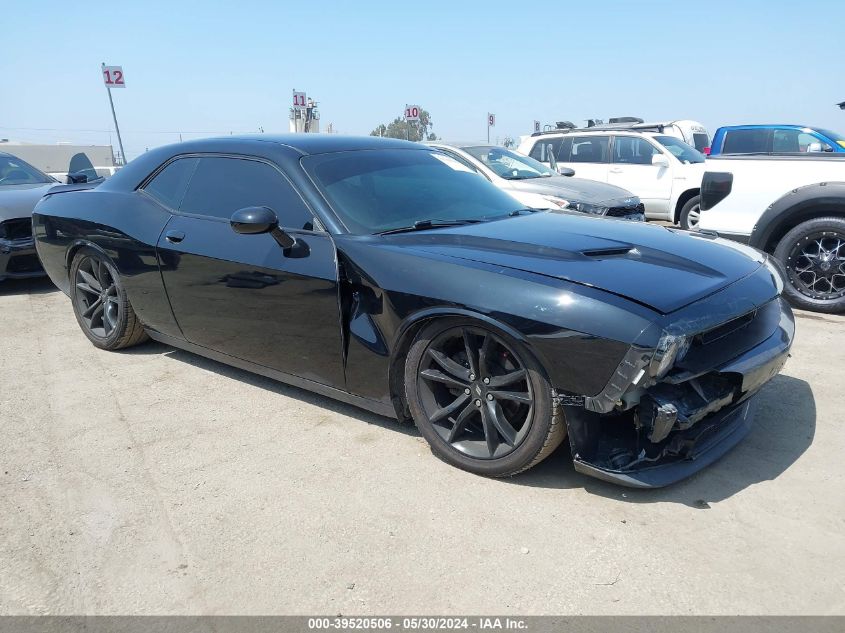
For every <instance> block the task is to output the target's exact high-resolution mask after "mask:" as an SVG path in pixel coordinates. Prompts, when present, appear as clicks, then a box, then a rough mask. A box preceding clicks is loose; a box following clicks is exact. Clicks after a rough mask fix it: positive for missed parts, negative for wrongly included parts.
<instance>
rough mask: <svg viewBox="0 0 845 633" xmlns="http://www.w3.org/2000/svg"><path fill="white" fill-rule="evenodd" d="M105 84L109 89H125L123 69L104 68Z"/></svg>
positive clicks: (115, 67)
mask: <svg viewBox="0 0 845 633" xmlns="http://www.w3.org/2000/svg"><path fill="white" fill-rule="evenodd" d="M103 82H104V83H105V84H106V86H107V87H109V88H125V87H126V82H125V81H124V79H123V68H121V67H120V66H104V67H103Z"/></svg>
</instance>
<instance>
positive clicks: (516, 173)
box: [464, 145, 557, 180]
mask: <svg viewBox="0 0 845 633" xmlns="http://www.w3.org/2000/svg"><path fill="white" fill-rule="evenodd" d="M464 151H465V152H466V153H467V154H469V155H470V156H472V157H474V158H475V159H477V160H479V161H481V162H482V163H484V164H485V165H486V166H487V167H488V168H489V169H490V170H491V171H492V172H493V173H495V174H496V175H497V176H500V177H502V178H504V179H505V180H529V179H531V178H548V177H549V176H557V174H556V173H555V172H553V171H552V170H551V169H549V168H548V167H546V166H545V165H544V164H543V163H541V162H539V161H536V160H534V159H533V158H527V157H525V156H522V155H521V154H517V153H516V152H512V151H510V150H508V149H505V148H503V147H497V146H494V145H479V146H478V147H465V148H464Z"/></svg>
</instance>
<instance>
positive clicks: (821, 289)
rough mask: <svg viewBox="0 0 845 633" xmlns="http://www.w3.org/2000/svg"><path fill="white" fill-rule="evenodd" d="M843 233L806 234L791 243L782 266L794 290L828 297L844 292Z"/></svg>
mask: <svg viewBox="0 0 845 633" xmlns="http://www.w3.org/2000/svg"><path fill="white" fill-rule="evenodd" d="M843 247H845V235H840V234H838V233H835V232H828V231H823V232H817V233H813V234H810V235H808V236H806V237H804V238H803V239H801V240H799V241H798V242H797V243H796V244H793V245H792V250H790V252H789V257H787V262H788V263H787V267H786V270H787V272H788V273H789V276H790V279H791V280H792V282H793V283H794V284H795V287H796V288H798V291H799V292H801V293H803V294H805V295H807V296H808V297H811V298H813V299H821V300H822V301H830V300H832V299H837V298H839V297H842V296H845V248H843Z"/></svg>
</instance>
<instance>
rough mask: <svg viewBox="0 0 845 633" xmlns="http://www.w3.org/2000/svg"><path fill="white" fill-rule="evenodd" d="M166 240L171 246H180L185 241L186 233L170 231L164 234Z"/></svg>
mask: <svg viewBox="0 0 845 633" xmlns="http://www.w3.org/2000/svg"><path fill="white" fill-rule="evenodd" d="M164 239H166V240H167V241H168V242H170V243H171V244H178V243H179V242H181V241H182V240H184V239H185V232H184V231H168V232H167V233H165V234H164Z"/></svg>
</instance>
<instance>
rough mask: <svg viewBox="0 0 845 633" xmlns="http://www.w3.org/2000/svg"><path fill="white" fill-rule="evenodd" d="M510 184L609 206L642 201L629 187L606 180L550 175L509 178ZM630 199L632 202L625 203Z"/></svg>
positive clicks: (633, 204)
mask: <svg viewBox="0 0 845 633" xmlns="http://www.w3.org/2000/svg"><path fill="white" fill-rule="evenodd" d="M508 184H509V185H510V186H511V187H512V188H513V189H516V190H517V191H526V192H528V193H538V194H540V195H546V196H557V197H560V198H565V199H566V200H572V201H574V202H587V203H590V204H598V205H603V206H608V207H615V206H621V207H624V206H632V207H634V206H636V205H638V204H639V202H640V201H639V199H638V198H637V197H636V196H635V195H634V194H633V193H631V192H630V191H628V190H627V189H623V188H622V187H617V186H616V185H609V184H607V183H606V182H598V181H597V180H587V179H586V178H571V177H568V176H549V177H548V178H531V179H529V180H509V181H508ZM628 199H630V200H631V202H630V203H629V204H624V202H625V201H626V200H628ZM620 203H622V204H620Z"/></svg>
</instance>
